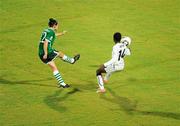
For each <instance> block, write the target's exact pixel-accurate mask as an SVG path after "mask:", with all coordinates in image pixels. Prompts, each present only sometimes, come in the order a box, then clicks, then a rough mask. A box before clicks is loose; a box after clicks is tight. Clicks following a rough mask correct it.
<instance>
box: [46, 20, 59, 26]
mask: <svg viewBox="0 0 180 126" xmlns="http://www.w3.org/2000/svg"><path fill="white" fill-rule="evenodd" d="M57 24H58V22H57V21H56V20H55V19H53V18H50V19H49V23H48V25H49V27H53V26H54V25H57Z"/></svg>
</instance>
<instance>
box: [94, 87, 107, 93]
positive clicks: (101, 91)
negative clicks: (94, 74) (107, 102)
mask: <svg viewBox="0 0 180 126" xmlns="http://www.w3.org/2000/svg"><path fill="white" fill-rule="evenodd" d="M96 92H97V93H105V92H106V90H105V89H100V88H99V89H98V90H97V91H96Z"/></svg>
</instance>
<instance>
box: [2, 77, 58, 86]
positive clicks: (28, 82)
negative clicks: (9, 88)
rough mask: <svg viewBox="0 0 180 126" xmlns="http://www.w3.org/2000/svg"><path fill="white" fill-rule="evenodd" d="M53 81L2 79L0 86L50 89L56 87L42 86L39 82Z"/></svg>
mask: <svg viewBox="0 0 180 126" xmlns="http://www.w3.org/2000/svg"><path fill="white" fill-rule="evenodd" d="M48 80H52V78H47V79H39V80H18V81H17V80H6V79H3V78H0V84H9V85H36V86H48V87H56V85H45V84H40V83H38V82H43V81H48Z"/></svg>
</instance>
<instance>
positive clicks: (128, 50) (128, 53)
mask: <svg viewBox="0 0 180 126" xmlns="http://www.w3.org/2000/svg"><path fill="white" fill-rule="evenodd" d="M125 55H128V56H129V55H131V50H130V48H126V50H125Z"/></svg>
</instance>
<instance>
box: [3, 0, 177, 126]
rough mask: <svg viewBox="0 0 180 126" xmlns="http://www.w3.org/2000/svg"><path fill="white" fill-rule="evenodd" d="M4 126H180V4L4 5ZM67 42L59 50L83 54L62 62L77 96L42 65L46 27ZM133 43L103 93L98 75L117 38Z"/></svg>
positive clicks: (59, 0)
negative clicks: (52, 26)
mask: <svg viewBox="0 0 180 126" xmlns="http://www.w3.org/2000/svg"><path fill="white" fill-rule="evenodd" d="M0 5H1V7H0V10H1V11H0V12H1V31H0V32H1V37H0V38H1V45H0V51H1V55H0V66H1V67H0V68H1V71H0V72H1V80H0V125H1V126H64V125H66V126H109V125H111V126H178V125H179V124H180V109H179V108H180V86H179V84H180V79H179V77H180V65H179V64H180V53H179V50H180V47H179V46H180V44H179V42H180V37H179V34H180V25H179V22H180V20H179V19H180V10H179V6H180V2H179V0H173V1H172V0H146V1H144V0H136V1H128V0H51V1H49V0H1V3H0ZM50 17H54V18H56V19H57V20H59V21H60V25H61V26H60V30H67V31H68V34H66V35H65V36H63V37H62V38H58V39H56V42H55V45H54V46H55V48H56V49H57V50H62V51H64V52H65V53H66V54H68V55H71V56H73V54H76V53H80V54H81V59H80V61H79V62H77V63H76V64H75V65H70V64H67V63H64V62H63V61H61V60H59V59H57V60H56V64H57V66H58V68H59V70H60V72H61V74H62V76H63V78H64V80H65V82H67V83H70V84H72V88H70V89H65V90H64V89H58V88H57V87H56V84H57V83H56V80H55V79H54V78H53V75H52V72H51V70H50V69H49V68H48V67H47V66H46V65H44V64H43V63H42V62H41V61H40V60H39V58H38V52H37V50H38V41H39V39H40V34H41V32H42V30H43V29H44V28H46V27H47V21H48V19H49V18H50ZM116 31H120V32H121V33H122V34H123V35H127V36H130V37H131V38H132V39H133V42H132V45H131V50H132V55H131V56H129V57H126V59H125V61H126V64H125V65H126V66H125V70H124V71H122V72H119V73H115V74H114V75H113V76H112V77H111V79H110V82H109V83H108V84H107V85H105V87H106V88H107V93H106V94H104V95H99V94H97V93H96V89H97V82H96V77H95V70H96V69H97V68H98V65H100V64H102V63H104V62H105V61H107V60H109V59H110V58H111V48H112V46H113V42H112V35H113V33H114V32H116Z"/></svg>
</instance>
